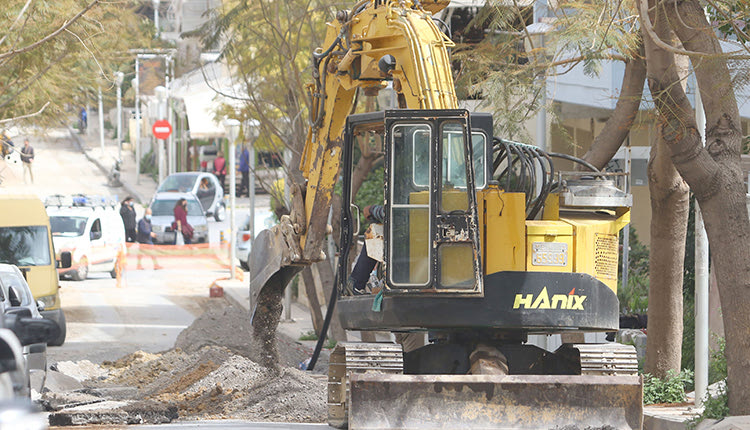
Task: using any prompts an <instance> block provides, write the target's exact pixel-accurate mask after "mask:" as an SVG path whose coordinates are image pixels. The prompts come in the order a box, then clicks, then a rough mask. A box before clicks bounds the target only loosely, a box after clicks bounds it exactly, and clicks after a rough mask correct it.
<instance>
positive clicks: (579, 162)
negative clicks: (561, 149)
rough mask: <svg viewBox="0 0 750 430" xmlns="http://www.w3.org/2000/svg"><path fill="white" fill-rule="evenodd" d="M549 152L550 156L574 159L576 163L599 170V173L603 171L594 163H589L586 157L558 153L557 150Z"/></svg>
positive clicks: (594, 170) (592, 169) (593, 170)
mask: <svg viewBox="0 0 750 430" xmlns="http://www.w3.org/2000/svg"><path fill="white" fill-rule="evenodd" d="M548 154H549V156H550V157H555V158H562V159H564V160H568V161H572V162H574V163H578V164H580V165H582V166H585V167H588V168H589V169H591V171H592V172H597V173H599V172H601V170H599V169H597V168H596V166H594V165H593V164H591V163H589V162H588V161H586V160H584V159H581V158H578V157H574V156H572V155H568V154H560V153H557V152H549V153H548Z"/></svg>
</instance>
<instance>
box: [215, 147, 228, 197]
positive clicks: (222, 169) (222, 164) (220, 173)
mask: <svg viewBox="0 0 750 430" xmlns="http://www.w3.org/2000/svg"><path fill="white" fill-rule="evenodd" d="M213 173H214V175H216V177H217V178H218V179H219V183H220V184H221V189H222V191H223V190H224V178H226V177H227V160H226V159H225V158H224V153H223V152H221V151H219V152H218V153H217V154H216V158H214V171H213Z"/></svg>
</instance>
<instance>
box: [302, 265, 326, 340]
mask: <svg viewBox="0 0 750 430" xmlns="http://www.w3.org/2000/svg"><path fill="white" fill-rule="evenodd" d="M301 275H302V282H304V284H305V294H306V295H307V304H308V306H309V308H310V317H311V318H312V323H313V330H315V333H318V335H320V329H321V328H322V327H323V313H322V312H321V311H320V302H319V301H318V291H317V288H315V277H314V276H313V273H312V268H311V266H307V267H305V268H304V269H302V273H301Z"/></svg>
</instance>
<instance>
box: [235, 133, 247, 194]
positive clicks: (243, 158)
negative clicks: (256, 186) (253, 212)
mask: <svg viewBox="0 0 750 430" xmlns="http://www.w3.org/2000/svg"><path fill="white" fill-rule="evenodd" d="M240 173H241V174H242V181H241V182H240V191H239V193H237V197H242V194H243V193H244V192H245V189H247V196H248V197H250V151H248V150H247V146H245V145H242V153H241V154H240Z"/></svg>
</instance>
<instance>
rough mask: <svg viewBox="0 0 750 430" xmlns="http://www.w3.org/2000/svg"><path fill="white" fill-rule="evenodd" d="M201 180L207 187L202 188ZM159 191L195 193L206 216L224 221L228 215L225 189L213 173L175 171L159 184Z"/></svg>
mask: <svg viewBox="0 0 750 430" xmlns="http://www.w3.org/2000/svg"><path fill="white" fill-rule="evenodd" d="M201 182H204V183H205V184H206V188H205V189H204V188H201ZM156 192H157V193H169V192H175V193H193V194H195V196H196V197H197V198H198V200H199V201H200V203H201V207H202V208H203V212H205V214H206V217H213V218H214V219H215V220H216V221H224V219H226V217H227V207H226V203H225V202H224V190H223V189H222V188H221V183H219V179H218V178H216V176H214V174H213V173H206V172H180V173H173V174H171V175H169V176H167V177H166V179H164V181H163V182H162V183H161V184H159V188H157V190H156Z"/></svg>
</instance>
